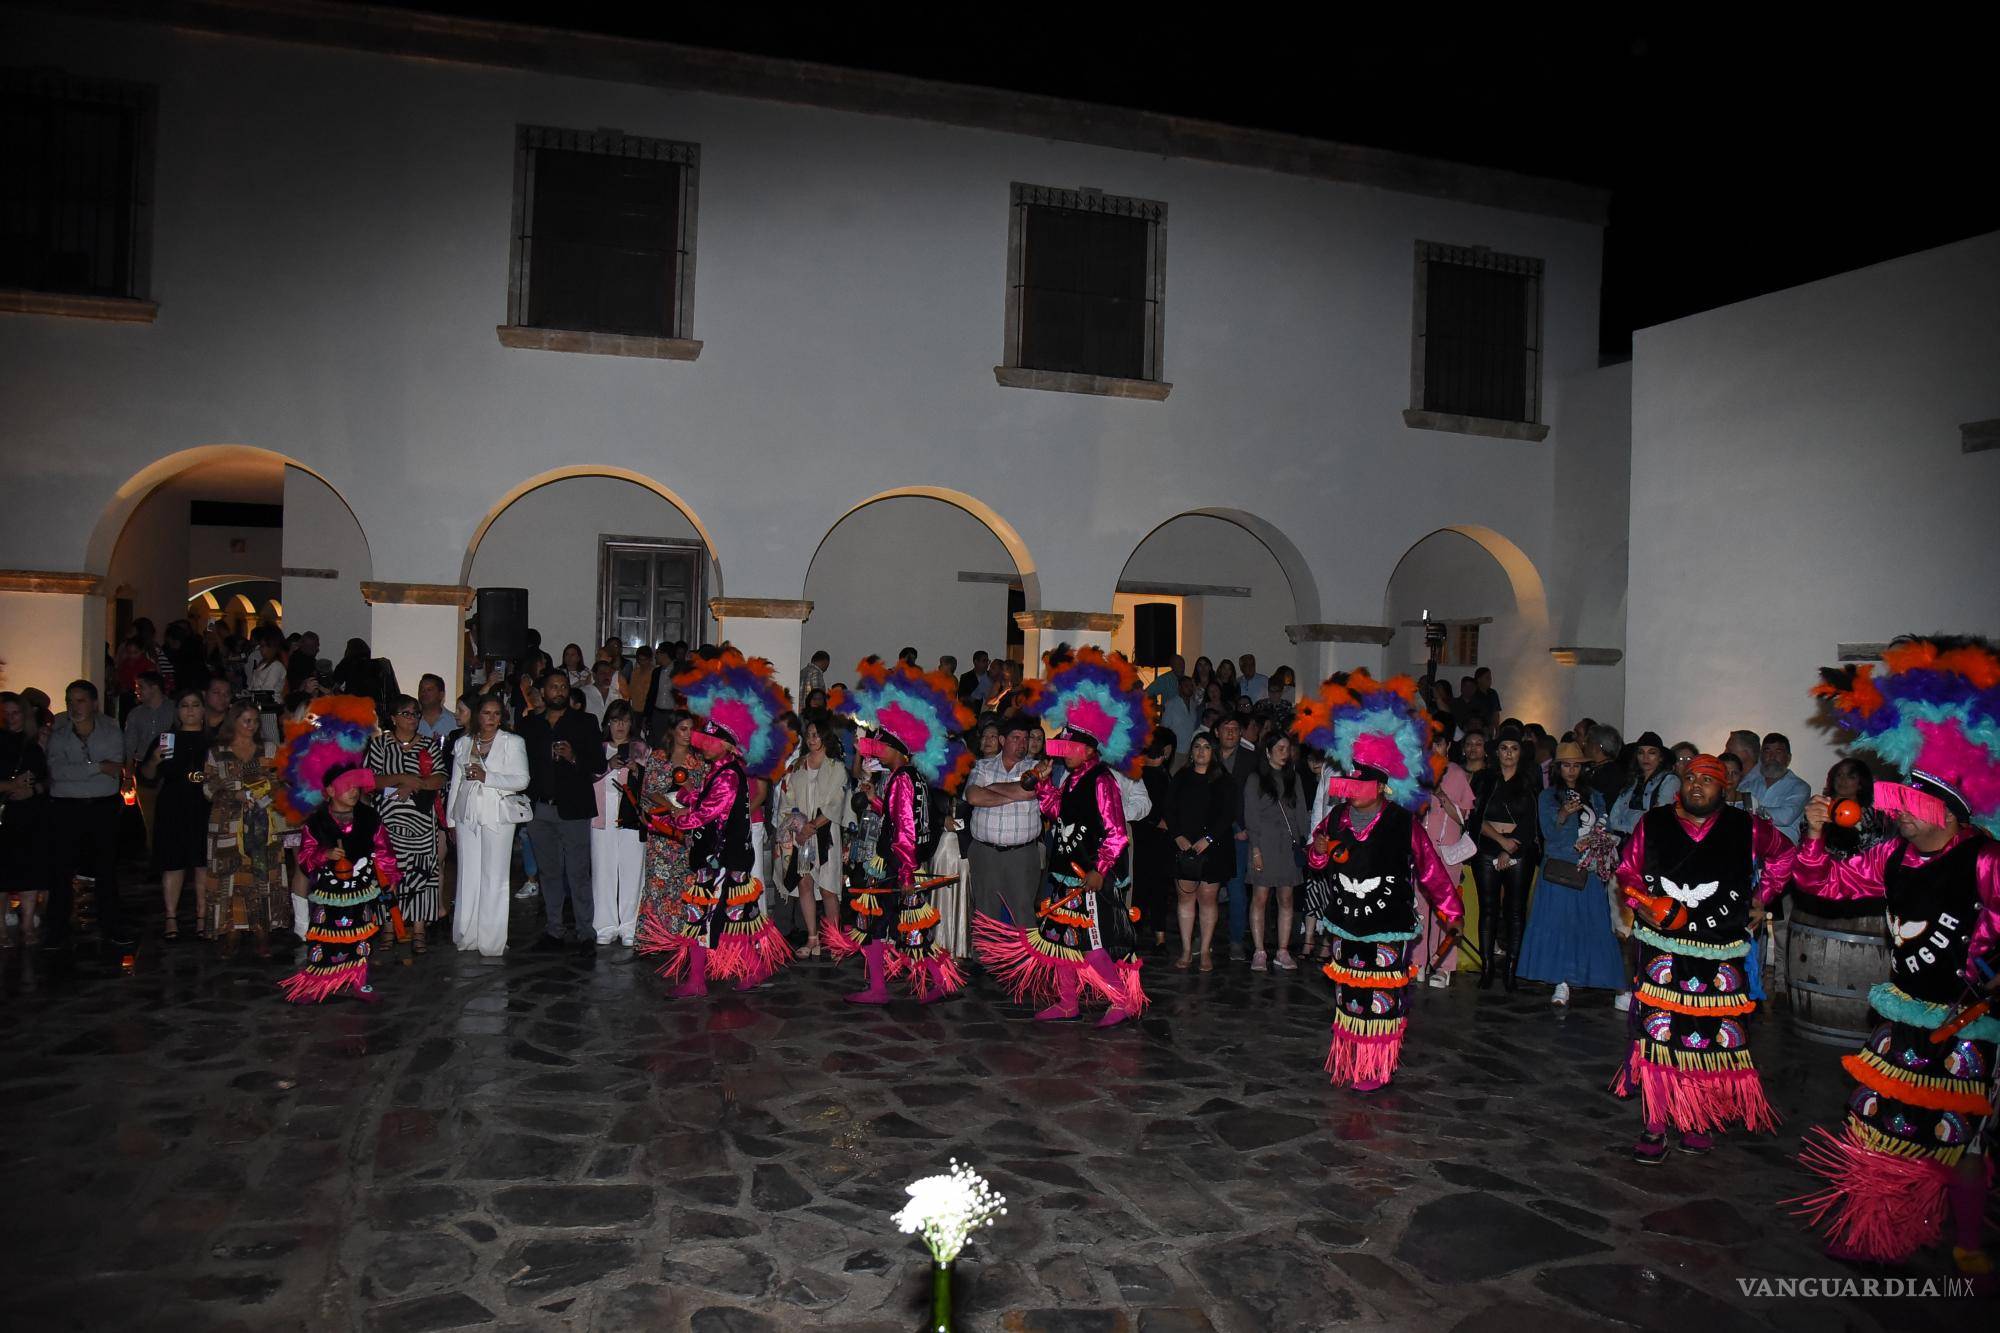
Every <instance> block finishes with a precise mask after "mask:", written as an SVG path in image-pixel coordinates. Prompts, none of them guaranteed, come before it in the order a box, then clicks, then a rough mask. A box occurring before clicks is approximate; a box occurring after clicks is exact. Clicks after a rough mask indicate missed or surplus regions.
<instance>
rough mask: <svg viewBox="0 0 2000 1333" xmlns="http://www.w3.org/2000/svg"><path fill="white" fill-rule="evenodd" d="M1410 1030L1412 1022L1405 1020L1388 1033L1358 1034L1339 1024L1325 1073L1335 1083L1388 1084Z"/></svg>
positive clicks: (1334, 1030) (1337, 1085)
mask: <svg viewBox="0 0 2000 1333" xmlns="http://www.w3.org/2000/svg"><path fill="white" fill-rule="evenodd" d="M1408 1030H1409V1024H1408V1023H1407V1022H1405V1023H1404V1025H1403V1026H1402V1027H1400V1028H1398V1029H1396V1031H1394V1032H1391V1033H1389V1034H1388V1035H1387V1036H1382V1037H1357V1036H1355V1035H1354V1034H1353V1033H1351V1032H1345V1031H1342V1030H1341V1028H1340V1027H1339V1026H1338V1025H1336V1026H1335V1027H1334V1029H1333V1045H1332V1046H1331V1047H1329V1048H1328V1049H1327V1052H1326V1072H1327V1073H1328V1074H1329V1075H1331V1076H1332V1081H1333V1086H1334V1087H1336V1088H1341V1087H1352V1086H1354V1085H1355V1084H1357V1083H1367V1084H1371V1085H1374V1086H1380V1085H1381V1084H1384V1083H1387V1082H1388V1081H1389V1078H1390V1076H1391V1075H1393V1074H1394V1073H1395V1072H1396V1064H1397V1062H1398V1061H1400V1060H1401V1059H1402V1058H1403V1034H1404V1033H1405V1032H1407V1031H1408Z"/></svg>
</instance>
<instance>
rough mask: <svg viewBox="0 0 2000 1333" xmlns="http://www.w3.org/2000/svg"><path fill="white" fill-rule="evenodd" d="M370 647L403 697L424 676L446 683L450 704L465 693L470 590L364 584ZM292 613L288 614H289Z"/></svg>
mask: <svg viewBox="0 0 2000 1333" xmlns="http://www.w3.org/2000/svg"><path fill="white" fill-rule="evenodd" d="M361 595H362V597H363V598H364V599H366V600H367V602H368V607H369V626H368V629H369V632H368V646H369V648H370V649H372V650H373V652H374V653H375V655H376V656H377V657H386V658H388V659H389V661H390V663H391V664H393V665H394V666H395V668H396V682H397V684H398V685H399V686H400V687H401V688H402V691H403V693H405V694H415V693H416V692H417V682H418V681H419V680H420V679H422V678H423V676H424V675H425V673H432V674H435V675H439V676H442V677H444V682H445V697H446V699H448V700H449V699H456V698H457V697H458V695H459V694H460V693H461V692H462V691H463V690H464V689H465V674H464V668H465V663H464V654H465V616H466V608H467V607H469V606H470V605H472V589H470V588H465V587H460V586H458V585H456V584H450V583H374V582H369V583H363V584H362V585H361ZM286 609H287V610H290V608H289V607H288V608H286Z"/></svg>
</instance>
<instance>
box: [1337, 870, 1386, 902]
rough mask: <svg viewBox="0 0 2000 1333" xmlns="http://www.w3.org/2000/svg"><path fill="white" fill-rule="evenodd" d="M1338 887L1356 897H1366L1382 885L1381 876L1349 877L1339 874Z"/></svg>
mask: <svg viewBox="0 0 2000 1333" xmlns="http://www.w3.org/2000/svg"><path fill="white" fill-rule="evenodd" d="M1335 873H1338V872H1335ZM1340 887H1341V889H1342V890H1343V891H1345V892H1347V893H1351V894H1353V895H1354V896H1355V897H1357V898H1366V897H1367V896H1368V895H1369V894H1371V893H1373V892H1375V890H1377V889H1379V888H1381V887H1382V877H1381V876H1380V875H1377V876H1375V877H1374V878H1373V879H1349V878H1348V877H1347V876H1345V875H1341V876H1340Z"/></svg>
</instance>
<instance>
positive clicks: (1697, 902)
mask: <svg viewBox="0 0 2000 1333" xmlns="http://www.w3.org/2000/svg"><path fill="white" fill-rule="evenodd" d="M1660 887H1661V888H1663V889H1665V890H1666V891H1667V897H1669V898H1672V899H1673V900H1674V901H1675V902H1677V903H1680V904H1681V905H1682V906H1685V907H1699V906H1701V905H1702V904H1703V903H1705V902H1707V901H1708V900H1709V899H1710V898H1712V897H1714V896H1715V891H1716V890H1717V889H1719V888H1721V887H1722V881H1721V880H1715V879H1712V880H1709V881H1708V882H1707V883H1706V884H1676V883H1674V881H1672V880H1670V879H1668V878H1667V877H1666V876H1665V875H1662V876H1660Z"/></svg>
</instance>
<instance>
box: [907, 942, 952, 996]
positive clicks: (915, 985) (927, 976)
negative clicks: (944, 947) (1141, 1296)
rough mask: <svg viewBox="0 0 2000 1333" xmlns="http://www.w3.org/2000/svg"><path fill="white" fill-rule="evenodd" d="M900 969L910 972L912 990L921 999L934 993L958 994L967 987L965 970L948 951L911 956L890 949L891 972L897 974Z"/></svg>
mask: <svg viewBox="0 0 2000 1333" xmlns="http://www.w3.org/2000/svg"><path fill="white" fill-rule="evenodd" d="M899 959H900V960H901V961H900V970H901V971H903V972H906V973H908V974H909V982H910V990H911V991H912V992H913V993H914V994H915V995H916V997H917V998H918V999H919V1000H926V999H929V998H930V997H931V995H932V994H933V993H936V994H939V995H956V994H958V993H959V992H960V991H962V990H964V989H965V972H964V970H963V969H961V968H960V967H959V965H958V960H957V959H956V958H953V957H952V956H951V955H950V954H948V953H941V954H935V955H933V956H932V957H929V958H911V957H909V956H908V955H906V954H899V953H897V952H896V951H895V950H894V949H891V950H889V974H890V975H891V976H895V975H897V972H898V968H899V964H898V960H899Z"/></svg>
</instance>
